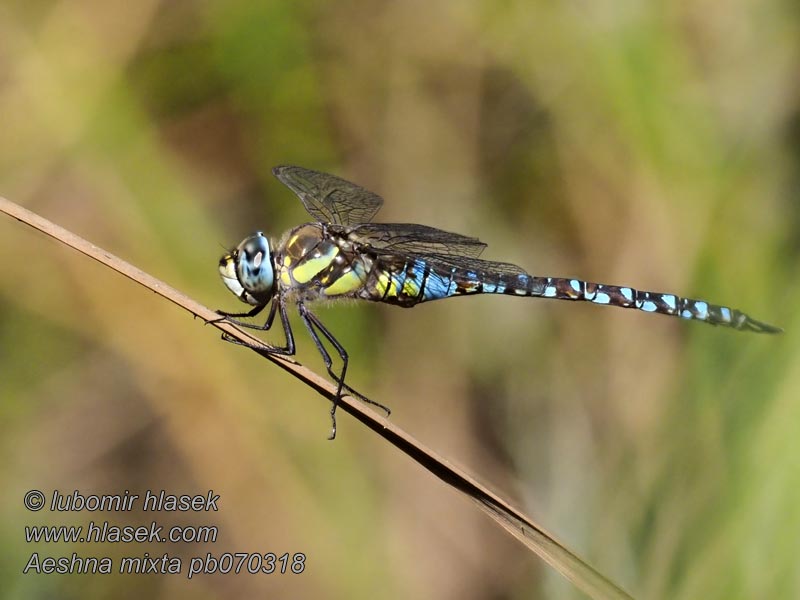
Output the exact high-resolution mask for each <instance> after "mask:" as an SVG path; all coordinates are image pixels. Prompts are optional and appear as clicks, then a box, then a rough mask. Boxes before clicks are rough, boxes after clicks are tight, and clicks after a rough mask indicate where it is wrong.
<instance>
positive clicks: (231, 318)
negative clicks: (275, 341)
mask: <svg viewBox="0 0 800 600" xmlns="http://www.w3.org/2000/svg"><path fill="white" fill-rule="evenodd" d="M265 306H266V304H259V305H258V306H255V307H253V310H250V311H248V312H243V313H229V312H225V311H224V310H218V311H216V312H217V314H218V315H220V318H219V319H216V320H214V321H209V323H218V322H219V321H228V322H229V323H233V324H234V325H236V326H238V327H245V328H247V329H257V330H259V331H269V329H270V327H272V322H273V321H274V320H275V311H276V310H277V308H278V302H277V301H275V302H272V304H271V305H270V307H269V314H268V315H267V320H266V322H265V323H264V324H263V325H254V324H253V323H248V322H247V321H240V320H239V319H240V318H252V317H255V316H256V315H258V314H259V313H260V312H261V311H262V310H264V307H265Z"/></svg>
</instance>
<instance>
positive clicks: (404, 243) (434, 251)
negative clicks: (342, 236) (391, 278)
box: [349, 223, 486, 258]
mask: <svg viewBox="0 0 800 600" xmlns="http://www.w3.org/2000/svg"><path fill="white" fill-rule="evenodd" d="M349 235H350V237H351V239H353V240H354V241H357V242H360V243H365V244H369V246H370V247H371V248H373V249H375V250H376V251H377V252H379V253H381V254H409V255H415V256H418V255H433V256H452V257H456V256H464V257H468V258H477V257H478V256H480V254H481V252H483V250H484V248H486V244H484V243H483V242H482V241H480V240H479V239H478V238H474V237H468V236H466V235H461V234H458V233H450V232H449V231H442V230H441V229H436V228H435V227H427V226H426V225H415V224H406V223H366V224H363V225H357V226H356V227H353V228H352V229H350V233H349Z"/></svg>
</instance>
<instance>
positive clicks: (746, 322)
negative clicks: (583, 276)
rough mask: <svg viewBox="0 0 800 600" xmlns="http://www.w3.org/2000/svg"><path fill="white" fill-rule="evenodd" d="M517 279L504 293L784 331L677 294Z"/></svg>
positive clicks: (560, 280) (524, 277)
mask: <svg viewBox="0 0 800 600" xmlns="http://www.w3.org/2000/svg"><path fill="white" fill-rule="evenodd" d="M517 279H518V282H519V283H518V284H517V285H516V286H512V287H506V288H505V289H504V290H503V291H502V293H505V294H512V295H521V296H537V297H541V298H556V299H560V300H583V301H586V302H591V303H593V304H601V305H605V306H617V307H620V308H634V309H637V310H641V311H643V312H648V313H658V314H662V315H671V316H676V317H681V318H682V319H688V320H696V321H704V322H706V323H710V324H712V325H723V326H726V327H732V328H734V329H742V330H749V331H755V332H760V333H779V332H780V331H781V329H779V328H777V327H773V326H772V325H767V324H766V323H761V322H760V321H757V320H755V319H753V318H752V317H750V316H748V315H746V314H745V313H743V312H741V311H739V310H736V309H734V308H729V307H727V306H720V305H717V304H711V303H710V302H706V301H705V300H694V299H692V298H683V297H681V296H678V295H676V294H667V293H663V292H648V291H644V290H636V289H634V288H631V287H624V286H617V285H607V284H603V283H592V282H590V281H582V280H580V279H565V278H560V277H534V276H531V275H520V276H518V278H517Z"/></svg>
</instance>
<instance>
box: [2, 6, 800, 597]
mask: <svg viewBox="0 0 800 600" xmlns="http://www.w3.org/2000/svg"><path fill="white" fill-rule="evenodd" d="M799 47H800V14H798V9H797V6H795V5H794V4H792V3H790V2H786V1H783V2H781V1H770V2H754V1H747V0H734V1H733V2H727V3H720V2H714V1H711V0H702V1H700V2H697V1H695V2H654V3H630V2H620V1H618V2H608V1H602V0H601V1H599V2H592V3H583V4H581V3H570V2H561V3H551V2H521V1H518V0H516V1H515V0H510V1H507V2H490V1H486V0H484V1H477V0H476V1H466V2H464V1H450V2H440V3H423V2H420V1H418V0H410V1H408V2H402V3H400V2H396V3H391V2H385V3H380V2H377V3H369V2H359V1H356V0H345V1H342V2H336V3H325V2H318V1H313V0H304V1H301V2H286V1H282V2H269V1H251V0H247V1H245V0H231V1H222V0H204V1H196V2H192V1H182V2H166V1H163V0H161V1H159V0H140V1H139V2H132V3H131V2H118V1H116V0H112V1H105V2H100V1H99V0H70V1H62V2H53V1H51V0H36V1H33V2H31V1H23V0H4V2H3V3H2V4H1V5H0V194H2V195H3V196H5V197H7V198H9V199H11V200H13V201H16V202H18V203H20V204H23V205H25V206H27V207H28V208H30V209H31V210H34V211H36V212H39V213H41V214H42V215H44V216H45V217H47V218H49V219H51V220H53V221H55V222H57V223H59V224H61V225H63V226H65V227H67V228H69V229H72V230H73V231H75V232H76V233H78V234H80V235H82V236H84V237H86V238H88V239H90V240H91V241H93V242H95V243H97V244H98V245H101V246H103V247H105V248H107V249H108V250H110V251H111V252H113V253H116V254H118V255H120V256H121V257H123V258H125V259H127V260H129V261H131V262H133V263H134V264H136V265H137V266H139V267H141V268H143V269H145V270H147V271H149V272H151V273H153V274H154V275H156V276H157V277H160V278H163V279H165V280H166V281H167V282H169V283H171V284H173V285H175V286H176V287H178V288H180V289H182V290H183V291H185V292H186V293H188V294H190V295H192V296H193V297H195V298H197V299H199V300H200V301H201V302H204V303H206V304H208V305H209V306H211V307H218V308H225V309H228V310H234V309H235V310H238V309H239V308H241V306H240V305H239V304H238V303H237V301H236V300H235V299H234V298H232V297H231V296H230V295H229V294H228V292H227V291H226V290H225V289H224V287H223V286H222V285H221V283H220V282H219V279H218V276H217V273H216V263H217V260H218V258H219V255H220V254H221V253H222V247H223V246H224V247H227V246H231V245H233V244H236V243H238V241H239V240H240V239H241V238H242V237H244V236H245V235H246V234H248V233H250V232H252V231H253V230H255V229H263V230H265V231H267V232H270V233H271V234H272V235H274V236H276V237H277V236H279V235H280V233H282V232H283V231H284V230H286V229H288V228H289V227H291V226H293V225H295V224H298V223H300V222H303V221H304V220H307V218H308V217H307V215H306V214H305V213H304V212H303V209H302V207H301V205H300V203H299V201H297V199H296V198H295V197H294V196H293V195H292V194H291V193H290V192H289V191H288V190H286V189H285V188H283V187H282V186H281V185H280V184H278V183H277V182H276V181H275V180H273V178H272V176H271V174H270V168H271V167H272V166H274V165H276V164H281V163H293V164H300V165H303V166H307V167H311V168H315V169H320V170H327V171H331V172H335V173H338V174H340V175H342V176H345V177H347V178H349V179H351V180H354V181H356V182H359V183H361V184H362V185H364V186H365V187H368V188H370V189H372V190H374V191H376V192H378V193H380V194H381V195H383V196H384V197H385V198H386V204H385V207H384V209H383V211H382V212H381V213H380V214H379V218H378V220H380V221H401V222H419V223H425V224H428V225H433V226H438V227H441V228H443V229H447V230H451V231H459V232H463V233H465V234H469V235H476V236H480V237H481V239H483V240H484V241H485V242H487V243H489V249H488V250H487V252H486V253H485V257H486V258H489V259H495V260H506V261H513V262H516V263H517V264H519V265H521V266H522V267H523V268H526V269H527V270H528V271H530V272H532V273H535V274H539V275H560V276H576V277H582V278H586V279H590V280H594V281H601V282H606V283H615V284H626V285H632V286H635V287H638V288H641V289H650V290H660V291H670V292H676V293H680V294H684V295H688V296H691V297H695V298H705V299H708V300H711V301H714V302H719V303H723V304H729V305H732V306H737V307H739V308H742V309H744V310H746V311H748V312H750V313H751V314H753V315H754V316H755V317H756V318H759V319H763V320H765V321H767V322H770V323H775V324H777V325H780V326H783V327H785V329H786V334H785V335H783V336H781V337H778V338H775V337H767V336H755V335H746V334H739V333H736V332H730V331H725V330H722V329H715V328H711V327H707V326H704V325H702V324H692V323H684V322H681V321H679V320H677V319H667V318H661V317H654V316H649V315H644V314H636V313H635V312H633V311H615V310H610V309H609V310H606V309H602V308H598V307H595V306H587V305H583V304H569V303H566V302H545V301H539V302H533V301H522V300H515V299H511V298H492V297H485V298H471V299H469V300H452V301H446V302H441V303H433V304H430V305H425V306H421V307H418V308H416V309H414V310H412V311H401V310H398V309H395V308H392V307H388V306H371V305H370V306H361V305H358V306H342V307H334V308H330V309H324V310H321V311H320V312H321V314H322V317H323V319H324V320H325V322H326V323H327V324H328V326H329V328H330V329H331V330H332V331H333V332H335V333H336V334H337V336H338V337H339V339H340V340H341V341H342V342H343V343H344V345H345V347H346V348H348V349H349V351H350V354H351V357H352V362H351V371H350V372H349V373H348V376H349V381H350V383H351V384H352V385H354V386H355V387H356V388H358V389H360V390H361V391H363V392H364V393H366V394H367V395H369V396H370V397H372V398H375V399H377V400H380V401H381V402H384V403H386V404H388V405H389V406H391V407H392V408H393V409H394V413H393V415H392V419H393V420H394V421H396V422H397V423H398V424H400V425H401V426H403V427H404V428H407V429H408V430H409V431H410V432H411V433H412V434H414V435H416V436H417V437H419V438H420V439H421V440H422V441H423V442H426V443H428V444H430V445H431V446H433V447H434V448H435V449H436V450H437V451H440V452H442V453H443V454H445V455H446V456H448V457H450V458H451V459H453V460H455V461H456V462H458V463H461V464H463V465H465V466H467V467H468V468H469V469H470V470H471V471H473V472H474V473H476V474H477V476H478V477H479V478H481V479H482V480H484V481H486V482H489V483H491V484H492V485H494V486H495V487H496V488H497V489H498V490H499V491H501V493H503V494H504V495H505V496H507V497H509V498H511V499H514V500H515V501H517V502H518V503H520V504H521V505H522V506H523V507H524V508H525V509H526V510H527V512H529V513H530V514H531V515H533V516H534V517H535V518H536V519H537V520H539V521H540V522H541V523H543V524H544V525H545V526H546V527H547V528H549V529H550V530H551V531H552V532H554V533H555V534H556V535H557V536H558V537H559V538H561V539H562V540H563V541H565V542H566V543H567V544H568V545H569V546H570V547H572V548H573V549H575V550H576V551H577V552H578V553H579V554H580V555H581V556H583V557H584V558H587V559H588V560H589V561H590V562H591V563H592V564H593V565H595V566H596V567H597V568H598V569H599V570H600V571H601V572H603V573H605V574H606V575H607V576H609V577H611V578H612V579H614V580H615V581H617V582H618V583H620V584H622V585H623V586H624V587H626V588H627V589H628V590H629V591H630V592H632V593H633V594H634V595H637V596H641V597H648V598H726V599H731V598H753V597H760V598H766V597H769V598H794V597H798V595H800V578H799V577H798V573H799V572H800V570H799V567H800V559H798V555H800V541H798V538H800V442H799V441H798V440H800V436H798V430H799V429H800V397H798V396H799V394H798V392H800V369H799V368H798V365H800V361H799V360H798V358H800V357H799V356H798V354H799V353H800V334H799V333H798V332H799V331H800V320H798V311H797V308H796V307H797V306H798V302H799V301H800V297H799V293H800V288H799V287H798V283H797V275H798V269H797V264H798V255H799V254H800V243H798V239H800V238H799V237H798V236H799V235H800V204H799V203H798V194H799V193H800V189H799V188H800V170H799V169H800V88H799V87H798V73H799V72H800V52H799V50H800V48H799ZM0 253H2V257H3V259H2V265H3V277H1V278H0V399H2V402H0V411H2V412H1V413H0V414H2V418H0V445H1V446H2V449H3V456H4V457H5V460H3V461H2V466H0V478H1V479H0V481H2V487H3V490H4V493H3V495H2V496H0V505H2V512H1V513H0V514H1V515H2V517H1V518H0V540H2V544H3V547H4V548H5V549H6V550H5V551H4V558H3V560H2V561H0V581H1V582H2V585H0V589H2V590H3V591H2V592H0V595H2V597H8V598H45V597H46V598H53V597H58V598H95V597H97V598H101V597H116V598H141V597H145V595H147V596H148V597H151V598H184V597H185V598H188V597H191V598H229V597H230V598H233V597H240V598H253V597H265V596H267V595H269V596H280V597H286V596H292V597H311V596H312V595H313V596H315V597H324V598H373V597H376V596H379V597H387V598H389V597H398V598H399V597H412V596H413V597H418V598H531V597H542V598H543V597H558V598H572V597H575V598H577V597H582V596H581V595H580V593H579V592H577V591H576V590H575V589H574V588H573V587H572V586H571V585H570V584H568V583H566V582H564V581H563V580H562V579H561V578H560V577H559V576H558V575H556V574H555V573H553V572H552V571H551V570H549V569H548V568H546V567H545V566H543V565H542V563H540V561H538V560H537V559H536V558H535V557H534V556H532V555H530V554H529V553H528V552H526V551H524V549H523V548H522V546H520V545H519V544H518V543H516V542H515V541H513V540H511V539H510V538H508V537H507V536H505V535H504V534H502V533H501V532H499V531H498V530H497V529H496V528H495V527H494V526H493V525H492V524H491V523H490V522H489V520H488V519H486V518H485V517H484V516H483V515H481V514H479V513H478V511H476V510H475V509H474V508H473V506H471V505H470V504H469V503H468V502H465V501H464V500H463V499H461V498H459V497H458V496H457V495H456V494H454V493H453V492H452V491H450V490H448V489H446V488H445V487H444V486H442V485H441V484H440V483H438V482H437V481H436V480H434V479H433V478H432V477H430V476H429V475H427V474H426V473H424V472H422V471H421V470H420V469H419V468H418V467H416V466H415V465H413V464H411V463H410V462H409V461H408V460H406V459H405V458H403V457H402V456H400V455H399V454H398V453H397V452H395V451H394V450H392V449H391V448H389V447H387V446H386V445H385V444H383V443H381V442H380V441H379V440H378V439H377V438H376V437H375V436H373V435H371V434H370V433H369V432H367V431H366V430H364V429H362V428H361V427H358V426H356V425H355V424H354V423H353V421H352V420H351V419H350V418H349V417H346V416H344V415H343V414H342V416H341V417H340V426H339V437H338V439H337V440H336V442H335V443H329V442H327V441H326V439H325V437H326V435H327V433H328V426H329V421H328V413H327V405H325V404H324V403H323V402H320V400H319V398H318V397H316V396H315V394H314V393H313V392H311V391H309V390H307V389H305V388H304V387H303V386H302V385H301V384H300V383H299V382H297V381H295V380H293V379H291V378H289V377H287V376H286V375H284V374H283V373H282V372H280V371H279V370H278V369H276V368H272V367H270V366H269V365H268V364H266V363H265V362H264V361H263V360H260V359H259V358H258V357H257V356H255V355H251V353H248V352H245V351H243V350H242V349H239V348H234V347H232V346H230V345H227V344H224V343H222V342H221V341H220V340H219V339H218V336H217V334H216V332H215V331H214V330H212V329H210V328H207V327H203V326H201V324H200V323H199V322H197V321H194V322H193V321H192V320H191V319H189V318H187V315H186V314H184V313H183V312H181V311H180V310H178V309H176V308H175V307H174V306H171V305H168V304H167V303H165V302H162V301H159V300H158V299H157V298H155V297H154V296H153V295H152V294H149V293H147V292H146V291H143V290H142V289H140V288H138V287H137V286H135V285H133V284H132V283H130V282H128V281H127V280H125V279H123V278H121V277H119V276H117V275H115V274H113V273H111V272H109V271H108V270H106V269H103V268H101V267H100V266H98V265H95V264H93V263H92V262H90V261H88V260H86V259H85V258H83V257H81V256H78V255H76V254H75V253H73V252H70V251H68V250H67V249H65V248H63V247H60V246H58V245H57V244H54V243H53V242H51V241H50V240H48V239H45V238H44V237H43V236H42V235H39V234H36V233H34V232H33V231H31V230H29V229H28V228H26V227H23V226H21V225H19V224H18V223H16V222H15V221H12V220H11V219H8V218H2V219H0ZM298 325H299V324H298ZM297 331H298V342H299V346H300V355H299V358H300V360H302V361H303V362H304V363H306V364H308V365H309V366H311V367H312V368H316V369H317V370H320V371H321V370H322V366H321V361H320V360H319V358H318V356H317V355H316V352H315V350H314V348H313V344H311V342H310V340H308V339H307V337H306V336H305V335H304V333H303V331H302V326H300V327H299V329H298V330H297ZM31 488H38V489H42V490H43V491H45V492H46V493H51V492H52V490H53V489H55V488H57V489H60V490H62V491H65V490H66V491H72V490H74V489H79V490H81V491H82V492H84V493H121V492H123V491H124V490H126V489H129V490H131V491H132V492H142V493H143V491H144V490H146V489H155V490H156V491H158V490H160V489H166V490H167V491H168V492H172V493H205V492H206V491H207V490H208V489H213V490H214V491H215V492H217V493H220V494H221V495H222V498H221V502H220V512H219V513H216V514H213V515H199V516H198V515H178V516H175V515H169V514H163V515H159V516H158V517H159V521H160V522H163V523H165V524H167V525H171V524H175V523H190V522H195V523H201V524H216V525H218V526H219V528H220V532H221V535H220V539H219V541H218V542H217V543H216V544H213V545H207V546H194V545H188V544H184V545H172V546H168V545H164V546H140V545H132V546H123V545H111V546H87V545H76V546H64V545H46V544H40V545H38V546H32V545H26V544H25V543H24V539H23V531H22V527H23V524H37V523H56V524H60V523H68V524H73V523H75V524H79V523H87V522H88V521H89V520H92V519H95V520H97V518H98V517H100V516H101V515H96V514H95V515H92V514H87V513H78V514H69V515H57V514H54V513H47V512H46V511H44V512H42V513H37V514H36V515H33V514H31V513H27V512H26V511H25V510H24V509H23V506H22V496H23V494H24V492H25V491H27V490H28V489H31ZM103 518H108V519H110V520H112V521H113V522H115V523H117V524H126V523H132V524H138V523H141V522H145V521H146V522H149V521H150V520H151V519H152V515H147V514H144V515H143V514H120V515H105V516H103ZM33 551H39V552H40V553H41V554H42V555H43V556H44V555H55V556H58V555H69V554H71V553H72V552H73V551H76V552H78V554H81V555H103V554H110V555H112V556H120V555H141V553H142V552H144V551H148V552H150V554H151V555H161V554H163V552H169V553H170V554H171V555H179V556H183V557H190V556H193V555H198V554H200V555H204V554H205V552H213V553H216V554H220V553H222V552H226V551H230V552H236V551H240V552H270V551H272V552H276V553H279V554H280V553H282V552H287V551H288V552H304V553H306V554H307V556H308V561H307V569H306V572H305V573H304V574H303V575H301V576H293V575H284V576H278V575H272V576H260V577H259V576H249V575H239V576H233V575H228V576H216V577H203V578H197V579H195V580H192V581H190V582H187V581H186V579H185V578H184V577H182V576H153V575H147V576H144V575H140V576H129V577H121V576H94V577H92V576H88V575H85V576H80V577H78V576H73V577H68V576H59V575H50V576H34V575H27V576H23V575H21V570H22V567H23V566H24V564H25V562H26V561H27V559H28V557H29V556H30V554H31V552H33Z"/></svg>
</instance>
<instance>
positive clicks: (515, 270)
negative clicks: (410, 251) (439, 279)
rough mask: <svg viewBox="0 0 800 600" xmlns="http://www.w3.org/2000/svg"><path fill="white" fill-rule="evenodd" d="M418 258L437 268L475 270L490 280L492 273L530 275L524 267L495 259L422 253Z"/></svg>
mask: <svg viewBox="0 0 800 600" xmlns="http://www.w3.org/2000/svg"><path fill="white" fill-rule="evenodd" d="M418 258H421V259H423V260H424V261H425V262H426V263H428V265H430V266H431V267H432V268H433V269H435V270H445V271H449V270H450V269H452V268H456V269H465V270H467V271H472V272H474V273H475V274H476V275H477V276H478V278H479V279H484V278H485V279H487V280H490V279H491V276H492V275H498V276H502V277H516V276H518V275H529V274H528V273H527V272H526V271H525V270H524V269H523V268H522V267H518V266H517V265H515V264H512V263H505V262H495V261H493V260H481V259H480V258H471V257H467V256H448V255H442V254H422V255H419V256H418Z"/></svg>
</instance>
